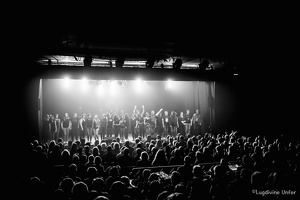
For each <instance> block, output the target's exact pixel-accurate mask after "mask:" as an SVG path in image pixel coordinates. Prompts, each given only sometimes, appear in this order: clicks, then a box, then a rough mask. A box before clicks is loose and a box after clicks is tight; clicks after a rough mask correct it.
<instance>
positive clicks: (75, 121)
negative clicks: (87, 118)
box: [71, 113, 80, 141]
mask: <svg viewBox="0 0 300 200" xmlns="http://www.w3.org/2000/svg"><path fill="white" fill-rule="evenodd" d="M71 124H72V126H71V127H72V128H71V135H72V140H73V141H74V140H78V139H79V137H80V136H79V118H78V116H77V113H74V114H73V117H72V118H71Z"/></svg>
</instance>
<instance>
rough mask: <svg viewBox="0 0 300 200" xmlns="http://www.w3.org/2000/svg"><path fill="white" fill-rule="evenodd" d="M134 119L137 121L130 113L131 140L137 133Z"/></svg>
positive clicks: (134, 115)
mask: <svg viewBox="0 0 300 200" xmlns="http://www.w3.org/2000/svg"><path fill="white" fill-rule="evenodd" d="M136 119H137V116H136V114H134V113H132V115H131V118H130V128H131V135H132V139H135V138H136V136H137V134H136V133H137V130H136V129H137V128H136V124H137V123H136Z"/></svg>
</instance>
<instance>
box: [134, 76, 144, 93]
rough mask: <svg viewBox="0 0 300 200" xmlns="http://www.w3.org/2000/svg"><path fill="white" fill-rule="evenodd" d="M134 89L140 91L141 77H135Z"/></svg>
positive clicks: (141, 85) (141, 86)
mask: <svg viewBox="0 0 300 200" xmlns="http://www.w3.org/2000/svg"><path fill="white" fill-rule="evenodd" d="M134 86H135V89H136V90H137V91H142V89H143V81H142V79H141V78H137V79H136V80H135V83H134Z"/></svg>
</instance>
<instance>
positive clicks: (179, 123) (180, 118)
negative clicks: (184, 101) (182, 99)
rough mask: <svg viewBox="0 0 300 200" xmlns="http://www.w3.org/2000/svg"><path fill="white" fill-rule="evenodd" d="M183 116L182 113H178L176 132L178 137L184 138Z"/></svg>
mask: <svg viewBox="0 0 300 200" xmlns="http://www.w3.org/2000/svg"><path fill="white" fill-rule="evenodd" d="M184 123H185V121H184V115H183V112H180V115H179V117H178V132H179V133H180V135H183V136H185V125H184Z"/></svg>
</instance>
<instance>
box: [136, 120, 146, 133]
mask: <svg viewBox="0 0 300 200" xmlns="http://www.w3.org/2000/svg"><path fill="white" fill-rule="evenodd" d="M136 127H137V130H138V135H139V136H141V137H142V138H144V137H145V132H146V130H145V124H144V118H143V115H142V114H139V115H137V120H136Z"/></svg>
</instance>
